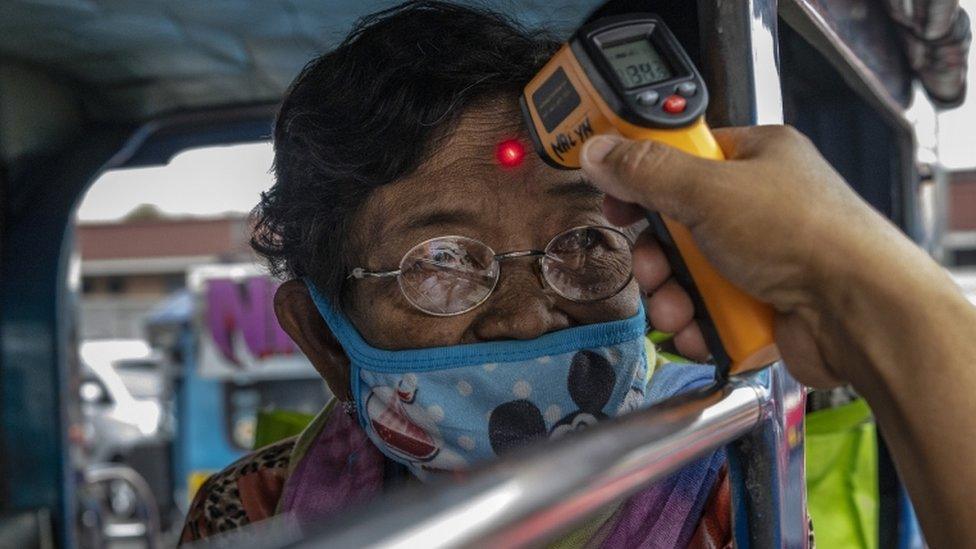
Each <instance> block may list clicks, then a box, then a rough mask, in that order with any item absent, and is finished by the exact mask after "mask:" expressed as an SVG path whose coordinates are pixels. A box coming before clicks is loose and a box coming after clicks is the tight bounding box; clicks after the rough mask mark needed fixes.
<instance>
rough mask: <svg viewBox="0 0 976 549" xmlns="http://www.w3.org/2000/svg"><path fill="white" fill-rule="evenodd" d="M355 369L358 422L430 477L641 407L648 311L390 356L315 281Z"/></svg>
mask: <svg viewBox="0 0 976 549" xmlns="http://www.w3.org/2000/svg"><path fill="white" fill-rule="evenodd" d="M308 285H309V289H310V291H311V295H312V298H313V300H314V301H315V305H316V306H317V307H318V310H319V312H320V313H321V314H322V317H323V318H324V319H325V321H326V323H327V324H328V325H329V328H330V329H331V330H332V333H333V334H334V335H335V337H336V338H337V339H338V341H339V343H340V344H341V345H342V347H343V349H344V350H345V351H346V354H347V355H348V357H349V360H350V362H351V376H350V377H351V381H352V395H353V398H354V400H355V405H356V411H357V413H358V417H359V423H360V424H361V425H362V427H363V429H364V430H365V431H366V434H367V435H368V436H369V438H370V440H372V441H373V443H374V444H375V445H376V446H377V447H378V448H379V449H380V450H381V451H382V452H383V453H384V454H385V455H386V456H388V457H389V458H391V459H393V460H395V461H398V462H400V463H402V464H404V465H406V466H407V467H408V468H409V469H410V470H411V471H412V472H413V473H414V474H415V475H417V476H418V477H419V478H421V479H423V478H426V477H428V476H429V474H430V473H431V472H436V471H454V470H458V469H464V468H467V467H468V466H470V465H471V464H474V463H477V462H480V461H484V460H487V459H490V458H493V457H495V456H496V455H499V454H502V453H504V452H506V451H507V450H509V449H511V448H514V447H517V446H521V445H523V444H525V443H526V442H528V441H531V440H534V439H541V438H547V437H559V436H562V435H564V434H566V433H570V432H572V431H577V430H580V429H584V428H586V427H588V426H590V425H593V424H594V423H596V422H597V421H599V420H601V419H605V418H607V417H613V416H617V415H620V414H623V413H625V412H629V411H631V410H634V409H637V408H638V407H640V406H641V405H642V404H643V403H644V401H645V398H646V394H647V385H648V379H647V378H648V376H647V357H646V354H645V349H644V334H645V331H646V323H645V319H644V309H643V306H642V305H641V306H640V308H639V310H638V311H637V314H636V315H634V316H633V317H631V318H627V319H624V320H618V321H614V322H604V323H600V324H589V325H586V326H578V327H574V328H568V329H565V330H560V331H557V332H552V333H549V334H546V335H544V336H542V337H539V338H537V339H533V340H524V341H497V342H486V343H474V344H466V345H452V346H447V347H434V348H428V349H416V350H404V351H388V350H383V349H377V348H375V347H371V346H370V345H369V344H367V343H366V342H365V341H364V340H363V338H362V337H361V336H360V335H359V333H358V332H357V331H356V329H355V328H354V327H353V326H352V324H351V323H350V322H349V320H348V319H346V317H345V316H344V315H343V314H342V313H341V312H339V311H338V310H336V309H335V308H333V307H332V305H331V303H330V302H329V301H328V300H327V299H326V298H325V297H324V296H323V295H322V294H321V293H319V292H318V290H317V289H315V288H314V286H313V285H312V284H311V283H308Z"/></svg>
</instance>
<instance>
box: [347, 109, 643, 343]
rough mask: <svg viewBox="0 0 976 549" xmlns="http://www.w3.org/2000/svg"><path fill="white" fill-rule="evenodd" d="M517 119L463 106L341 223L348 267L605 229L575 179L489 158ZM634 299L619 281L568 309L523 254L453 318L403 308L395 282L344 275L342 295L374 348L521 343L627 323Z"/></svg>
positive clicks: (532, 245) (535, 162) (528, 160)
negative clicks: (350, 258)
mask: <svg viewBox="0 0 976 549" xmlns="http://www.w3.org/2000/svg"><path fill="white" fill-rule="evenodd" d="M518 116H519V114H518V113H517V111H514V110H512V109H502V108H485V109H479V110H473V111H470V112H469V113H468V114H466V115H465V116H464V117H463V118H462V120H461V122H460V124H459V125H458V127H457V128H456V130H455V131H454V132H453V133H452V134H451V135H450V136H449V137H448V138H446V139H445V140H444V141H443V142H442V144H441V145H440V147H439V148H438V150H435V151H434V152H433V154H432V155H431V157H430V159H428V160H427V162H425V163H424V164H423V165H422V166H421V168H420V169H419V170H418V171H417V172H416V173H414V174H413V175H411V176H410V177H408V178H405V179H403V180H401V181H398V182H396V183H394V184H391V185H387V186H385V187H381V188H379V189H378V190H377V191H375V192H373V193H372V195H371V196H370V198H369V200H368V201H367V203H366V205H365V206H364V208H363V210H362V212H361V214H360V215H359V216H358V217H357V219H356V221H355V223H354V227H353V233H354V238H355V242H356V243H357V247H358V248H359V249H360V251H361V255H360V260H361V261H360V264H359V266H361V267H364V268H366V269H367V270H390V269H396V268H397V266H398V265H399V263H400V259H401V258H402V257H403V255H404V253H405V252H407V251H408V250H410V249H411V248H412V247H414V246H415V245H416V244H418V243H420V242H422V241H424V240H427V239H429V238H433V237H437V236H444V235H461V236H466V237H470V238H474V239H477V240H480V241H481V242H484V243H485V244H487V245H488V246H490V247H491V248H492V249H493V250H495V252H496V253H502V252H507V251H512V250H527V249H534V250H538V249H543V248H544V247H545V246H546V244H547V243H548V242H549V240H550V239H551V238H552V237H553V236H555V235H556V234H558V233H560V232H562V231H565V230H567V229H570V228H573V227H577V226H580V225H609V223H608V222H607V220H606V218H604V216H603V214H602V212H601V203H602V200H603V197H602V195H601V194H600V193H599V192H598V191H596V189H595V188H593V187H592V186H590V185H589V184H587V183H585V182H584V181H583V180H582V179H581V173H580V172H577V171H563V170H557V169H554V168H551V167H549V166H547V165H546V164H545V163H544V162H542V161H541V160H540V159H539V158H538V156H537V155H535V154H527V155H526V157H525V161H524V162H523V163H522V164H521V165H520V166H517V167H514V168H505V167H502V166H500V165H499V164H498V163H497V162H496V161H495V147H496V145H497V143H499V142H501V141H503V140H505V139H506V138H510V137H511V136H512V134H513V133H514V131H513V128H515V127H517V126H516V124H514V123H513V121H517V120H518ZM637 300H638V289H637V285H636V283H635V282H633V281H631V283H630V284H628V285H627V287H625V288H624V289H623V291H621V292H620V293H618V294H617V295H616V296H614V297H611V298H609V299H606V300H603V301H597V302H591V303H574V302H572V301H570V300H567V299H565V298H562V297H560V296H558V295H557V294H556V293H554V292H553V291H552V290H551V289H548V288H546V287H545V286H544V285H543V283H542V280H541V279H540V277H539V274H538V262H537V261H535V260H532V259H529V258H523V259H515V260H510V261H506V262H504V263H502V267H501V278H500V279H499V281H498V285H497V287H496V288H495V291H494V293H492V294H491V296H490V297H489V298H488V300H487V301H485V302H484V303H483V304H481V305H480V306H479V307H476V308H475V309H473V310H471V311H468V312H466V313H464V314H460V315H457V316H450V317H438V316H432V315H428V314H426V313H424V312H422V311H420V310H418V309H416V308H414V307H413V306H412V305H411V304H410V303H409V302H408V301H407V300H406V299H405V298H404V297H403V295H402V294H401V293H400V289H399V286H398V284H397V281H396V279H395V278H367V279H362V280H352V279H350V280H349V281H348V283H347V285H346V288H345V294H344V303H345V308H346V313H347V315H348V316H349V318H350V320H351V321H352V322H353V324H354V325H355V326H356V328H357V329H358V330H359V332H360V334H362V336H363V337H364V338H365V339H366V341H367V342H369V343H370V344H371V345H373V346H375V347H380V348H384V349H407V348H422V347H433V346H442V345H456V344H463V343H476V342H480V341H490V340H500V339H533V338H536V337H539V336H541V335H543V334H545V333H547V332H551V331H554V330H560V329H563V328H567V327H570V326H576V325H580V324H590V323H595V322H605V321H610V320H618V319H621V318H626V317H628V316H632V315H634V314H635V313H636V311H637Z"/></svg>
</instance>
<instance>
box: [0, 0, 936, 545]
mask: <svg viewBox="0 0 976 549" xmlns="http://www.w3.org/2000/svg"><path fill="white" fill-rule="evenodd" d="M488 4H489V5H492V6H494V7H496V8H498V9H501V10H504V11H505V12H506V13H508V14H510V15H511V16H512V17H513V18H515V19H516V20H518V21H520V22H521V23H523V24H525V25H528V26H533V25H548V26H551V27H554V28H555V29H557V30H558V31H559V32H560V33H561V35H562V36H566V35H567V34H568V32H571V30H572V29H574V28H575V27H576V26H578V25H579V24H580V23H582V22H583V21H585V20H587V19H588V18H595V17H599V16H602V15H610V14H617V13H628V12H633V11H653V12H656V13H658V14H659V15H661V16H662V17H663V18H664V20H665V21H667V22H668V24H669V26H670V27H671V29H672V30H673V31H674V32H675V34H676V35H677V37H678V39H679V40H680V41H681V42H682V44H683V45H684V46H685V48H686V49H687V50H688V52H689V53H690V55H691V56H692V57H693V60H694V62H695V63H696V64H698V66H699V67H700V68H701V70H702V72H703V75H704V77H705V79H706V81H707V82H708V83H709V87H710V89H711V94H712V96H713V101H712V104H711V105H710V109H709V113H708V118H709V122H710V123H711V124H712V125H714V126H724V125H736V124H748V123H753V122H754V121H755V120H756V116H755V113H754V112H750V108H753V109H754V108H755V105H754V104H752V103H751V101H752V100H750V99H748V98H746V97H744V96H743V93H744V92H743V91H742V90H743V89H746V88H748V86H749V85H748V84H743V82H741V81H739V79H741V78H748V76H742V71H741V70H740V67H741V65H740V63H743V62H747V63H754V64H756V65H757V66H756V67H754V69H755V70H756V71H758V72H764V73H767V74H769V73H771V74H772V75H773V76H774V77H775V76H776V74H777V70H776V66H775V65H774V62H773V60H772V59H771V58H762V57H761V56H760V57H756V58H753V57H752V56H751V54H750V48H754V47H755V48H761V47H762V45H761V44H759V45H757V44H751V43H748V41H747V40H746V38H745V37H743V38H742V41H741V42H738V43H737V42H735V40H734V35H735V31H734V29H735V28H737V26H739V27H741V26H747V24H748V21H745V20H744V18H748V17H749V16H750V14H749V13H747V12H748V11H749V10H748V9H744V8H742V9H740V8H739V7H738V3H726V2H710V1H706V0H701V1H699V2H686V1H683V0H644V1H638V0H629V1H624V0H618V1H613V0H612V1H609V2H606V3H603V2H599V1H590V0H582V1H581V0H559V1H556V2H489V3H488ZM731 4H736V5H737V7H730V6H731ZM742 4H743V5H745V4H749V5H753V4H754V5H755V6H754V8H753V9H754V10H755V11H756V12H757V13H758V12H762V11H763V10H766V11H767V12H768V13H766V14H765V15H766V18H765V21H766V22H767V23H772V24H775V25H777V26H778V41H777V43H776V44H775V45H774V48H773V49H774V50H775V49H778V54H779V66H778V69H779V70H778V75H779V79H778V85H779V89H758V90H752V93H753V94H754V96H760V95H772V96H777V95H780V94H781V97H782V112H783V120H784V121H785V122H786V123H789V124H792V125H794V126H796V127H797V128H799V129H800V130H801V131H802V132H803V133H805V134H806V135H808V136H809V137H810V138H811V139H812V140H813V141H814V142H815V143H816V145H817V146H818V147H819V149H820V150H821V151H822V152H823V154H824V155H826V157H827V158H828V159H829V160H830V161H831V163H832V164H833V165H834V166H835V167H836V168H837V169H838V171H839V172H840V173H841V174H842V175H843V176H845V177H846V178H847V179H848V180H849V181H851V182H852V184H854V185H855V186H856V189H857V191H858V192H859V193H860V194H861V195H862V196H864V197H865V198H866V199H867V200H868V201H869V202H870V203H871V204H872V205H874V206H875V207H876V208H878V209H879V210H880V211H881V212H883V213H884V214H885V215H887V216H888V217H890V218H891V219H892V220H893V221H894V222H895V223H896V224H898V226H900V227H901V228H902V229H903V230H905V231H906V232H907V233H909V234H911V235H918V234H919V232H920V231H922V230H923V228H922V227H921V222H920V218H919V212H918V203H917V194H916V193H917V185H918V174H917V170H916V165H915V159H914V142H913V136H912V129H911V127H910V126H909V125H908V124H907V123H906V122H905V119H904V116H903V110H904V109H905V108H906V107H907V106H908V105H909V103H910V101H911V100H912V97H913V90H914V88H913V75H912V72H911V68H910V67H909V65H908V63H907V61H906V59H905V58H904V56H903V55H901V54H900V53H898V52H899V51H900V50H899V49H898V46H897V44H900V42H899V40H900V37H899V36H898V34H897V31H896V29H895V28H894V26H893V25H892V24H891V23H890V21H889V20H888V16H887V14H886V13H885V11H884V8H883V7H882V5H881V3H880V2H869V1H864V2H830V1H804V0H781V1H780V2H779V6H778V12H776V11H775V10H776V2H768V3H767V2H749V3H742ZM386 5H387V4H386V3H384V2H376V1H358V2H350V1H346V0H334V1H319V2H312V1H298V2H295V1H288V0H275V1H270V2H247V1H243V0H227V1H224V2H219V3H210V2H206V3H199V2H166V3H158V4H157V3H152V2H111V1H108V0H71V1H67V2H57V3H50V2H45V1H40V0H15V1H13V2H7V3H5V5H4V7H3V8H2V9H0V12H2V13H3V15H2V16H0V205H2V208H0V222H2V229H0V230H2V233H0V236H2V246H0V273H2V274H0V328H2V329H0V391H2V392H0V394H2V396H0V426H2V427H0V494H3V496H0V545H2V546H11V547H12V546H19V547H28V546H45V547H47V546H52V545H53V546H63V547H70V546H74V545H84V544H85V541H86V535H87V534H86V533H85V532H84V528H85V525H84V523H83V521H80V520H79V513H80V510H81V507H80V505H79V503H78V498H77V495H78V493H79V492H80V491H81V490H82V486H81V485H82V484H83V483H84V482H85V480H84V479H85V475H83V474H81V472H80V471H81V470H82V464H80V463H78V461H77V459H76V458H75V456H74V455H73V452H72V448H71V444H72V443H71V442H70V441H69V436H68V435H69V433H68V428H67V421H68V419H67V418H68V411H67V410H68V409H69V407H71V406H76V405H77V404H78V403H77V401H78V397H77V394H76V393H77V391H74V392H72V391H70V390H69V389H68V380H69V378H70V377H71V374H70V372H71V371H72V369H76V368H78V367H79V366H78V364H79V361H78V357H77V341H76V333H75V332H76V331H75V328H74V326H73V322H74V320H73V319H74V318H75V312H74V311H75V307H76V306H77V295H74V294H73V291H72V290H71V289H70V288H69V286H68V284H67V281H68V274H69V273H68V267H69V252H70V248H71V245H72V241H73V240H72V239H73V238H74V237H73V212H74V209H75V208H76V206H77V204H78V201H79V199H80V197H81V196H83V194H84V193H85V192H86V189H87V188H88V186H89V185H90V184H91V183H92V181H94V180H95V179H97V178H98V176H99V174H101V173H103V172H106V171H109V170H117V169H124V168H133V167H145V166H157V165H165V164H166V163H167V162H169V161H170V159H171V158H173V156H174V155H176V154H179V153H181V152H183V151H187V150H191V149H195V148H200V147H206V146H213V145H229V144H237V143H250V142H264V141H267V139H268V137H269V135H270V134H271V124H272V120H273V117H274V114H275V108H276V103H277V102H278V101H279V100H280V98H281V96H282V94H283V93H284V91H285V89H286V87H287V86H288V84H289V82H290V81H291V80H292V78H293V77H294V76H295V75H296V74H297V72H298V71H299V70H300V68H301V67H302V66H303V65H304V63H305V62H306V61H307V60H308V59H309V57H310V56H311V55H312V54H314V53H316V52H322V51H325V50H327V49H328V48H329V47H330V46H332V45H333V44H335V43H336V42H337V40H339V39H340V38H341V37H342V36H343V34H344V32H345V30H346V29H348V28H349V27H350V25H351V23H352V21H354V20H355V19H356V18H358V17H360V16H362V15H365V14H367V13H370V12H372V11H375V10H377V9H380V8H382V7H385V6H386ZM769 10H774V11H771V12H769ZM757 13H753V14H751V15H753V16H755V15H757ZM758 15H760V16H761V15H762V14H761V13H758ZM723 33H724V34H723ZM730 34H731V36H730ZM743 36H744V35H743ZM763 63H766V64H767V65H768V66H763ZM766 82H772V83H774V84H775V83H776V82H777V80H776V79H775V78H774V79H772V80H769V81H759V80H756V81H755V85H756V86H762V85H763V84H764V83H766ZM753 99H754V98H753ZM762 108H766V107H765V106H763V107H762ZM200 192H207V190H206V189H201V190H200ZM155 335H156V337H157V339H158V341H160V342H162V343H161V344H166V345H169V346H170V348H169V349H168V351H169V352H182V351H179V350H177V349H176V347H175V343H174V340H175V339H174V338H175V337H176V336H173V335H172V334H171V333H167V332H166V330H165V329H164V328H159V332H158V333H157V334H155ZM167 338H169V339H167ZM91 392H92V397H93V398H95V395H94V391H93V390H92V391H91ZM879 441H880V439H879ZM879 444H880V448H881V452H880V457H879V471H880V473H879V478H880V487H879V492H880V501H881V508H880V513H881V516H882V519H881V520H879V521H878V522H879V524H878V528H879V536H880V540H881V545H882V546H888V545H889V544H888V543H886V542H890V541H892V540H894V539H895V536H897V532H898V528H899V516H900V515H899V510H898V507H897V501H896V500H897V498H898V493H899V490H900V488H899V481H898V478H897V475H896V473H895V472H894V468H893V467H892V465H891V463H890V460H888V459H887V457H886V454H885V452H884V451H883V443H880V442H879ZM177 482H181V479H175V480H174V479H172V478H171V479H170V481H169V484H168V485H167V486H162V487H156V486H154V487H153V489H156V490H164V491H165V490H169V491H170V494H168V496H167V497H168V498H169V500H172V499H173V497H175V496H173V495H172V490H173V488H174V486H173V485H174V484H175V483H177ZM139 496H142V497H146V496H144V495H143V494H139V495H138V496H137V497H139ZM159 496H160V495H159V494H155V496H150V497H156V498H157V499H160V500H163V499H167V498H166V497H164V498H160V497H159Z"/></svg>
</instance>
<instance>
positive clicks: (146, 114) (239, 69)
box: [0, 0, 600, 159]
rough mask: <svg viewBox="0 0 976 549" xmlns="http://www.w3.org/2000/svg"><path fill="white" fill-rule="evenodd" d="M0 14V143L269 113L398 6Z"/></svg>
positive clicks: (554, 20)
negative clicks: (178, 116)
mask: <svg viewBox="0 0 976 549" xmlns="http://www.w3.org/2000/svg"><path fill="white" fill-rule="evenodd" d="M0 3H2V4H3V5H2V6H0V97H2V96H6V97H7V99H6V101H5V103H7V106H6V108H2V109H0V117H3V118H0V124H2V125H3V126H2V127H0V131H3V132H4V133H9V132H10V131H12V130H13V131H15V130H17V129H18V128H17V125H18V121H19V122H20V125H21V126H24V127H23V128H20V129H21V130H28V129H30V130H31V131H34V132H36V131H38V129H39V128H38V126H37V125H36V124H29V123H27V121H26V120H23V117H24V116H29V115H30V111H32V110H41V111H42V112H41V113H40V114H46V115H47V117H48V118H50V115H51V111H52V110H55V111H56V110H58V109H64V111H65V112H64V113H63V115H64V117H67V118H68V119H81V120H84V121H89V122H91V121H109V122H139V121H144V120H147V119H151V118H153V117H156V116H159V115H161V114H165V113H175V112H183V111H188V110H197V109H206V108H212V107H217V106H229V105H244V104H255V103H274V102H276V101H277V100H278V99H279V98H280V96H281V95H282V93H283V91H284V90H285V88H286V87H287V86H288V84H289V83H290V82H291V80H292V78H294V76H295V75H296V74H297V73H298V71H299V70H300V69H301V67H302V66H303V65H304V64H305V63H306V62H307V61H308V60H309V59H310V58H311V57H312V56H313V55H315V54H316V53H320V52H324V51H326V50H328V49H329V48H331V47H332V46H333V45H335V44H336V43H337V41H339V40H340V39H341V38H342V37H343V36H344V35H345V33H347V32H348V30H349V29H350V27H351V25H352V23H353V22H354V21H355V20H356V19H357V18H359V17H361V16H363V15H366V14H369V13H372V12H374V11H377V10H380V9H383V8H385V7H389V6H391V5H393V2H390V1H386V2H381V1H376V0H260V1H257V0H250V1H248V0H162V1H161V0H3V1H2V2H0ZM470 3H475V2H470ZM477 4H478V5H489V6H491V7H494V8H495V9H498V10H502V11H504V12H506V13H508V14H510V15H512V16H513V17H514V18H515V19H517V20H519V21H521V22H522V23H523V24H525V25H527V26H537V25H542V24H545V25H546V26H548V27H550V28H555V29H557V30H565V29H571V28H574V26H576V25H578V24H579V23H580V22H581V21H582V20H583V19H584V18H585V17H586V16H587V14H588V13H589V12H590V11H592V9H593V8H594V7H595V6H597V5H598V4H600V2H599V1H598V0H555V1H541V0H518V1H516V0H507V1H501V2H498V1H496V2H480V3H477ZM18 98H19V100H20V101H19V102H15V103H14V104H13V105H10V102H11V101H17V99H18ZM0 107H3V103H0ZM15 109H16V110H17V112H16V113H12V111H13V110H15ZM5 113H6V116H4V114H5ZM52 122H53V123H54V124H55V125H56V126H57V125H64V124H69V123H70V121H66V120H53V121H52ZM56 129H57V128H52V130H56ZM0 139H2V141H0V153H3V157H5V158H8V159H9V158H11V157H12V156H17V154H16V153H22V152H29V151H25V150H20V149H23V148H24V147H25V146H26V147H27V148H28V149H29V148H30V146H31V144H30V143H23V142H21V141H22V139H21V138H13V139H12V138H11V137H10V136H9V135H7V136H3V135H0ZM28 141H30V139H28ZM11 147H13V148H14V149H15V150H11Z"/></svg>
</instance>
